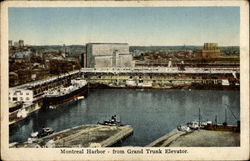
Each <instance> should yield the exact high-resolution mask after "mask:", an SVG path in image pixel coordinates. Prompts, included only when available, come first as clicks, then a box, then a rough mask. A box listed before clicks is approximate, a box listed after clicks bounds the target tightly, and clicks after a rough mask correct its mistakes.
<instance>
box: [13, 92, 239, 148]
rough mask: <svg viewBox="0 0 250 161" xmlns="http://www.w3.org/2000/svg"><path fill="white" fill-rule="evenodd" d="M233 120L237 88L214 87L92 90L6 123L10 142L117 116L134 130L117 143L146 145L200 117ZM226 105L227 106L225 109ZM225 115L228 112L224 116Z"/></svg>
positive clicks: (235, 109) (237, 100) (237, 102)
mask: <svg viewBox="0 0 250 161" xmlns="http://www.w3.org/2000/svg"><path fill="white" fill-rule="evenodd" d="M199 108H200V111H201V119H202V120H203V121H207V120H209V121H214V120H215V117H216V115H217V122H218V123H223V122H224V121H225V119H226V120H227V122H228V124H233V125H236V121H237V120H236V119H235V118H234V117H233V115H232V112H233V113H234V115H235V116H236V117H237V119H240V92H239V91H215V90H127V89H92V90H90V93H89V96H88V97H87V98H85V99H81V100H78V101H74V102H71V103H68V104H65V105H63V106H61V107H58V108H56V109H51V110H40V111H37V112H36V113H33V114H32V115H31V116H29V118H27V119H26V120H24V121H21V122H19V123H17V124H16V125H14V126H12V127H10V131H9V132H10V138H9V142H10V143H11V142H24V141H26V140H27V139H28V138H29V137H30V134H31V133H32V132H35V131H38V130H39V129H41V128H42V127H43V126H44V127H52V128H53V129H54V130H55V131H56V132H57V131H61V130H64V129H68V128H71V127H74V126H78V125H83V124H96V123H97V122H98V121H103V120H107V119H110V118H111V116H112V115H115V114H116V115H117V119H118V120H121V121H122V123H123V124H130V125H132V127H133V128H134V134H133V135H132V136H130V137H129V138H127V139H126V140H124V141H123V142H122V143H120V144H118V146H145V145H147V144H149V143H151V142H152V141H154V140H156V139H158V138H159V137H161V136H163V135H165V134H166V133H168V132H170V131H171V130H172V129H174V128H176V126H178V125H181V124H185V123H187V122H190V121H194V120H198V118H199ZM225 109H226V110H225ZM225 116H226V117H225Z"/></svg>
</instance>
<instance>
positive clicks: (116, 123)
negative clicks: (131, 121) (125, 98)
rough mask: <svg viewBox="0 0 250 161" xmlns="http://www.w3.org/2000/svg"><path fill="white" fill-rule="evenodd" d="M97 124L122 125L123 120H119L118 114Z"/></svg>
mask: <svg viewBox="0 0 250 161" xmlns="http://www.w3.org/2000/svg"><path fill="white" fill-rule="evenodd" d="M97 124H99V125H107V126H122V124H121V121H117V119H116V115H113V116H112V117H111V119H110V120H104V121H103V122H102V123H100V122H98V123H97Z"/></svg>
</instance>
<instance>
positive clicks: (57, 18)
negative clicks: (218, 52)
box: [8, 7, 240, 46]
mask: <svg viewBox="0 0 250 161" xmlns="http://www.w3.org/2000/svg"><path fill="white" fill-rule="evenodd" d="M8 12H9V14H8V15H9V40H13V41H18V40H24V42H25V44H28V45H62V44H66V45H84V44H86V43H90V42H93V43H94V42H96V43H97V42H98V43H102V42H103V43H129V45H140V46H148V45H154V46H171V45H203V44H204V43H205V42H214V43H218V44H219V45H220V46H238V45H239V39H240V38H239V35H240V8H239V7H74V8H73V7H68V8H65V7H63V8H60V7H51V8H42V7H40V8H35V7H32V8H23V7H22V8H18V7H11V8H9V11H8Z"/></svg>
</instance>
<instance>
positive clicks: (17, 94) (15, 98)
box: [9, 88, 33, 104]
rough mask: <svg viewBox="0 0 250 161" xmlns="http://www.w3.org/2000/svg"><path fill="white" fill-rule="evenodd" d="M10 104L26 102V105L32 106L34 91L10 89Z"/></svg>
mask: <svg viewBox="0 0 250 161" xmlns="http://www.w3.org/2000/svg"><path fill="white" fill-rule="evenodd" d="M9 102H11V103H17V102H24V103H26V104H31V103H32V102H33V91H32V90H28V89H19V88H10V89H9Z"/></svg>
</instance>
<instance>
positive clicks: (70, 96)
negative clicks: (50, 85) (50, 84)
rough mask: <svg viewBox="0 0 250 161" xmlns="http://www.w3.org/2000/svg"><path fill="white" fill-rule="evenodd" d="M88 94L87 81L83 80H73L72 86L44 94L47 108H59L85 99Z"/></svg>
mask: <svg viewBox="0 0 250 161" xmlns="http://www.w3.org/2000/svg"><path fill="white" fill-rule="evenodd" d="M87 93H88V87H87V81H86V80H83V79H73V80H71V85H69V86H67V87H61V88H57V89H52V90H49V91H47V92H45V94H44V99H43V103H44V106H45V107H48V108H49V107H53V108H55V107H57V106H59V105H61V104H63V103H66V102H70V101H74V100H79V99H83V98H84V97H85V96H86V95H87Z"/></svg>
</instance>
